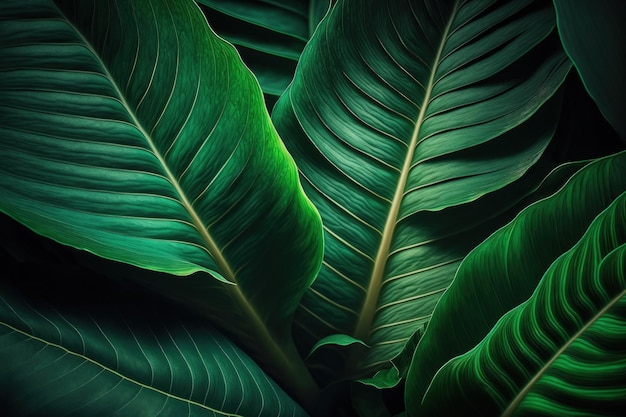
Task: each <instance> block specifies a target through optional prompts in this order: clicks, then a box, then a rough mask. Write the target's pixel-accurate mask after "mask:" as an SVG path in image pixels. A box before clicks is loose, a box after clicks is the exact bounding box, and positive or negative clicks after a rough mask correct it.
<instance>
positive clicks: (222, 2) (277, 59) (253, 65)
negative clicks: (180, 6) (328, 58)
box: [197, 0, 331, 109]
mask: <svg viewBox="0 0 626 417" xmlns="http://www.w3.org/2000/svg"><path fill="white" fill-rule="evenodd" d="M197 3H198V4H200V5H201V9H202V11H203V12H204V14H205V15H206V17H207V20H208V21H209V24H210V25H211V27H212V28H213V29H214V30H215V31H216V32H217V33H218V34H219V35H220V36H222V37H224V39H226V40H227V41H229V42H231V43H233V44H234V45H235V46H236V47H237V50H238V51H239V53H240V54H241V57H242V58H243V61H244V62H245V63H246V64H247V65H248V66H249V67H250V69H251V70H252V72H253V73H254V75H255V76H256V77H257V79H258V80H259V83H260V84H261V88H262V89H263V93H264V94H265V101H266V103H267V106H268V108H269V109H271V108H272V107H273V106H274V103H275V102H276V100H277V99H278V96H280V95H281V94H282V92H283V91H285V88H287V86H288V85H289V83H290V82H291V79H292V78H293V73H294V71H295V69H296V64H297V63H298V59H299V58H300V53H301V52H302V49H304V46H305V44H306V43H307V42H308V40H309V39H310V37H311V35H312V34H313V32H315V29H316V28H317V25H318V23H319V22H320V21H321V20H322V18H323V17H324V15H325V14H326V12H327V11H328V9H329V7H330V3H331V2H330V0H295V1H294V0H278V1H269V2H268V1H264V0H197Z"/></svg>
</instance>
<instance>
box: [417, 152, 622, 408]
mask: <svg viewBox="0 0 626 417" xmlns="http://www.w3.org/2000/svg"><path fill="white" fill-rule="evenodd" d="M625 169H626V154H624V153H623V152H622V153H619V154H617V155H613V156H609V157H606V158H601V159H599V160H597V161H595V162H593V163H591V164H589V165H588V166H586V167H585V168H582V169H581V170H580V171H579V172H578V173H576V174H574V176H573V177H572V178H571V179H570V180H569V181H568V182H567V183H566V185H564V186H563V188H561V189H560V190H558V192H556V193H555V194H554V195H552V196H550V197H548V198H546V199H544V200H541V201H538V202H536V203H534V204H532V205H530V206H528V207H527V208H525V209H524V210H523V211H522V212H521V213H520V214H519V215H518V216H517V217H516V218H515V219H514V220H513V221H511V222H510V223H509V224H507V225H506V226H504V227H502V228H501V229H499V230H498V231H496V232H495V233H493V234H492V235H491V236H489V237H488V238H487V239H486V240H485V241H484V242H482V243H481V244H480V245H479V246H478V247H477V248H476V249H474V250H473V251H472V252H471V253H470V254H469V255H468V256H467V257H466V258H465V259H464V260H463V263H462V264H461V266H460V267H459V270H458V271H457V274H456V276H455V278H454V281H453V282H452V284H451V285H450V287H449V288H448V290H447V291H446V293H445V294H444V295H443V296H442V298H441V299H440V300H439V303H438V305H437V308H436V309H435V312H434V313H433V318H432V320H431V321H430V323H429V327H428V329H427V331H426V332H425V334H424V336H423V337H422V339H421V340H420V343H419V344H418V346H417V349H416V350H415V352H414V354H413V361H412V363H411V366H410V370H409V377H408V381H407V387H406V390H407V399H408V400H407V401H408V403H409V404H418V403H419V402H420V401H421V398H422V397H423V396H424V395H425V392H426V390H427V387H428V386H429V384H430V381H431V379H432V378H433V377H434V376H435V374H436V372H437V371H438V370H439V369H440V368H441V367H442V366H443V365H444V364H445V363H446V362H448V361H449V360H451V359H452V358H454V357H455V356H458V355H461V354H463V353H465V352H467V351H468V350H470V349H471V348H473V347H474V346H475V345H476V344H478V343H479V341H480V340H482V339H483V338H484V337H485V336H486V335H487V333H488V332H489V331H490V330H491V328H492V326H493V325H494V324H495V323H496V321H497V320H498V319H499V318H500V317H501V316H502V315H504V314H505V313H506V312H507V311H509V310H511V309H513V308H514V307H516V306H517V305H519V304H520V303H522V302H524V301H525V300H526V299H527V298H528V297H529V296H530V295H531V294H532V292H533V291H534V290H535V288H536V286H537V284H538V283H539V281H540V280H541V278H542V276H543V275H544V272H545V270H546V269H547V268H548V266H549V265H550V264H551V263H552V262H553V261H555V260H556V259H557V258H558V257H559V256H561V254H562V253H563V252H565V251H567V250H569V249H570V248H571V247H572V246H573V245H574V244H575V243H576V242H577V241H578V239H580V238H581V236H582V235H583V234H584V233H585V231H586V230H587V227H588V224H589V223H590V222H591V221H592V220H593V219H594V218H595V217H596V216H597V215H598V214H600V212H602V211H603V210H604V209H605V208H606V207H607V206H608V205H610V204H611V202H612V201H613V200H614V199H615V198H616V197H617V196H618V195H619V194H620V193H621V192H623V191H624V190H626V182H624V181H623V180H622V178H621V176H620V172H623V171H624V170H625ZM573 202H576V203H577V204H574V203H573ZM537 242H543V245H539V244H538V243H537ZM544 245H545V246H544ZM471 311H473V312H474V314H468V312H471ZM441 334H446V335H448V339H447V343H445V344H442V343H441V342H440V340H439V341H438V340H437V339H438V337H439V335H441ZM415 407H416V408H417V407H418V406H417V405H415Z"/></svg>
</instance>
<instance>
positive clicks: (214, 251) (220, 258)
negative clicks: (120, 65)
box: [59, 9, 237, 284]
mask: <svg viewBox="0 0 626 417" xmlns="http://www.w3.org/2000/svg"><path fill="white" fill-rule="evenodd" d="M59 13H60V14H61V15H62V16H63V17H64V18H65V22H66V23H67V24H68V25H69V26H71V27H72V29H73V30H74V32H75V33H76V35H77V36H79V37H80V39H81V41H82V42H83V45H84V46H85V47H86V48H87V49H88V50H89V52H91V54H92V55H93V57H94V58H95V59H96V60H97V61H98V63H99V65H100V68H101V69H102V70H103V71H104V74H103V75H104V76H105V77H106V78H107V80H109V82H110V83H111V85H112V87H113V89H114V92H115V94H116V95H117V98H118V100H119V101H120V103H121V104H122V106H123V107H124V110H125V111H126V112H127V113H128V115H129V116H130V118H131V122H132V124H133V125H134V126H135V127H136V128H137V129H138V130H139V132H140V133H141V134H142V135H143V137H144V138H145V140H146V143H147V144H148V146H149V148H150V152H151V153H152V154H153V155H154V157H155V158H156V159H157V160H158V161H159V164H160V166H161V167H162V168H163V170H164V173H165V178H166V179H167V180H168V181H169V183H170V184H172V186H173V187H174V189H175V191H176V193H177V194H178V197H179V198H180V203H181V204H182V206H183V208H184V209H185V211H186V212H187V213H188V214H189V216H190V218H191V220H192V223H193V225H194V228H195V229H196V230H197V232H198V234H200V236H201V237H202V239H203V241H204V242H205V243H206V249H207V250H208V252H209V255H210V256H211V258H213V260H214V261H215V263H216V264H217V267H218V269H219V270H220V272H221V273H222V275H223V276H224V277H225V278H226V279H227V280H228V281H230V282H232V283H234V284H237V279H236V275H235V273H234V272H233V270H232V268H231V267H230V264H229V263H228V261H227V260H226V258H225V257H224V254H223V253H222V251H221V250H220V248H219V246H218V245H217V243H216V242H215V241H214V240H213V238H212V236H211V235H210V234H209V232H208V230H207V228H206V227H205V225H204V223H203V221H202V219H201V218H200V216H199V215H198V213H197V212H196V210H195V209H194V207H193V205H192V204H191V203H190V202H189V200H188V199H187V196H186V193H185V191H184V190H183V189H182V187H181V186H180V183H179V182H178V180H177V179H176V177H175V176H174V175H173V173H172V171H171V170H170V168H169V166H168V164H167V162H166V161H165V159H164V158H163V156H162V155H161V152H160V151H159V150H158V149H157V147H156V145H155V143H154V141H153V140H152V136H151V135H150V134H149V133H148V132H147V131H146V129H145V128H144V127H143V124H142V123H141V121H140V120H139V119H138V118H137V115H136V114H135V111H134V110H133V109H132V108H131V106H130V104H129V103H128V102H127V101H126V98H125V95H124V94H123V93H122V91H121V89H120V87H119V86H118V84H117V82H116V81H115V78H114V77H113V75H112V74H111V72H110V71H109V69H108V66H107V65H106V63H105V62H103V61H102V59H101V57H100V55H99V54H98V52H97V51H96V50H95V49H94V48H93V46H92V44H91V42H90V41H89V40H88V39H87V38H86V37H85V36H84V35H83V33H82V32H81V31H80V30H79V28H77V27H76V26H75V25H74V24H73V23H72V22H71V21H70V19H68V18H67V16H66V15H65V13H63V11H62V10H60V9H59ZM157 48H159V45H157ZM156 65H157V63H156V62H155V67H156ZM144 97H145V95H144Z"/></svg>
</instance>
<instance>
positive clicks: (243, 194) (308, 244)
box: [0, 0, 322, 381]
mask: <svg viewBox="0 0 626 417" xmlns="http://www.w3.org/2000/svg"><path fill="white" fill-rule="evenodd" d="M0 19H1V20H2V25H1V26H0V73H1V74H2V77H0V95H1V96H2V101H1V102H0V190H1V193H2V194H1V196H2V198H1V199H0V210H1V211H3V212H5V213H7V214H8V215H10V216H11V217H13V218H15V219H17V220H18V221H20V222H22V223H23V224H25V225H27V226H28V227H30V228H31V229H33V230H35V231H36V232H38V233H40V234H42V235H44V236H47V237H50V238H52V239H54V240H57V241H59V242H61V243H64V244H67V245H71V246H74V247H77V248H80V249H85V250H87V251H90V252H93V253H95V254H97V255H99V256H102V257H105V258H109V259H113V260H117V261H122V262H126V263H129V264H132V265H136V266H139V267H142V268H147V269H150V270H156V271H162V272H167V273H171V274H177V275H188V274H191V273H194V272H198V273H197V274H195V275H194V276H195V279H196V280H200V281H202V286H203V292H197V293H193V294H189V293H188V294H187V295H186V296H187V298H191V299H194V300H195V303H197V304H201V305H203V306H204V308H205V310H208V311H209V313H210V314H211V315H212V316H213V317H215V318H216V320H218V321H219V322H220V324H222V325H223V327H224V328H227V329H228V330H230V331H233V332H237V333H238V334H240V336H241V339H239V340H240V341H242V342H243V343H244V344H245V345H246V346H247V348H249V349H251V350H252V351H262V352H263V355H264V356H269V358H268V360H269V361H270V362H273V363H274V367H273V371H275V374H277V373H278V374H279V373H280V372H283V370H284V371H287V372H295V373H297V374H300V372H297V371H296V369H297V368H298V366H296V365H294V364H293V363H290V364H286V363H285V360H287V361H289V358H297V360H299V358H298V355H297V353H296V352H295V349H293V347H292V341H291V337H290V324H291V318H292V314H293V312H294V310H295V309H296V307H297V305H298V301H299V299H300V297H301V295H302V293H303V292H304V291H305V290H306V288H307V287H308V285H309V284H310V282H311V281H312V280H313V279H314V277H315V274H316V272H317V270H318V268H319V263H320V261H321V251H322V232H321V224H320V219H319V215H318V214H317V212H316V210H315V208H314V207H313V206H312V205H311V203H310V202H309V201H308V200H307V199H306V197H305V196H304V194H303V192H302V188H301V186H300V184H299V179H298V174H297V170H296V167H295V165H294V163H293V160H292V159H291V157H290V156H289V154H288V153H287V151H286V149H285V147H284V146H283V144H282V143H281V141H280V139H279V137H278V135H277V133H276V131H275V129H274V127H273V126H272V124H271V121H270V119H269V116H268V114H267V111H266V110H265V106H264V104H263V97H262V93H261V90H260V89H259V86H258V84H257V82H256V81H255V79H254V76H253V75H252V74H251V72H250V71H249V70H248V69H247V68H246V67H245V66H244V64H243V63H242V62H241V59H240V58H239V56H238V55H237V52H236V51H235V49H234V48H233V47H232V46H231V45H229V44H227V43H226V42H224V41H223V40H221V39H220V38H218V37H217V36H216V35H215V34H214V33H213V32H212V31H211V30H210V29H209V27H208V26H207V25H206V20H205V18H204V16H203V15H202V13H201V12H200V10H199V9H198V7H197V6H196V5H195V3H193V2H189V1H183V0H179V1H165V0H154V1H132V2H114V1H106V2H105V1H95V2H89V1H80V2H78V1H77V2H71V1H58V2H56V3H55V2H52V1H46V0H38V1H33V2H21V1H3V2H2V3H0ZM206 272H208V273H210V274H211V275H213V276H214V277H216V278H217V279H213V278H212V277H210V276H209V275H208V274H206ZM182 281H184V280H182ZM259 283H262V284H261V285H260V284H259ZM176 284H177V280H175V279H174V278H172V279H171V280H170V281H169V286H170V287H176ZM165 291H168V292H169V291H171V292H172V293H174V292H176V291H175V290H170V289H167V288H166V289H165ZM233 321H237V323H238V326H237V328H232V329H231V328H230V327H231V324H232V323H233ZM303 378H304V379H303ZM304 380H306V378H305V377H304V376H301V377H300V378H299V379H298V381H304Z"/></svg>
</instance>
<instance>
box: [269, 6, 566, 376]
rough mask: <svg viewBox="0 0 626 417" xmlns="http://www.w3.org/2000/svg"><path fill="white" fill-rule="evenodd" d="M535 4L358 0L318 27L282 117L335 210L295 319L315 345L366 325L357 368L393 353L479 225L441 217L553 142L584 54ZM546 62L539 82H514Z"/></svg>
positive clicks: (327, 215)
mask: <svg viewBox="0 0 626 417" xmlns="http://www.w3.org/2000/svg"><path fill="white" fill-rule="evenodd" d="M529 4H530V3H525V2H510V3H506V5H503V6H502V7H496V6H493V5H492V7H489V6H490V5H489V4H487V3H480V2H479V3H475V2H471V3H464V4H461V3H459V2H444V3H441V2H438V3H436V4H435V3H432V4H431V3H429V2H422V3H419V4H416V3H414V2H413V3H407V4H400V3H398V4H393V5H387V9H386V10H382V11H381V10H377V8H376V7H374V5H373V4H368V2H357V1H354V2H352V1H343V2H338V3H337V4H336V5H335V6H334V8H333V9H332V10H331V12H330V13H329V15H328V16H327V17H326V18H325V20H324V21H323V22H322V24H321V25H320V27H319V28H318V30H317V32H316V35H315V36H314V37H313V39H312V40H311V41H310V43H309V45H308V46H307V48H306V49H305V50H304V52H303V55H302V58H301V62H300V65H299V67H298V70H297V72H296V76H295V78H294V82H293V83H292V85H291V86H290V87H289V89H288V90H287V92H286V93H285V94H284V95H283V97H282V98H281V100H279V102H278V103H277V105H276V107H275V109H274V112H273V115H272V118H273V120H274V123H275V125H276V126H277V129H278V131H279V132H280V133H281V135H282V137H283V138H284V139H285V142H286V144H287V147H288V149H289V150H290V152H291V153H292V155H294V158H295V159H296V161H297V164H298V167H299V169H300V172H301V177H302V179H303V185H304V187H305V190H306V192H307V195H309V196H310V197H311V199H312V200H313V201H314V204H315V205H316V206H317V207H318V209H319V210H320V213H321V214H322V218H323V220H324V228H325V236H326V250H325V259H324V262H323V266H322V269H321V272H320V275H319V276H318V279H317V280H316V282H315V283H314V285H313V286H312V288H311V289H310V290H309V292H308V293H307V294H305V296H304V298H303V307H302V308H301V310H300V313H299V315H298V318H297V319H296V321H297V325H298V326H299V328H300V329H301V330H302V332H301V334H303V335H305V336H304V337H307V338H311V339H312V340H311V341H310V342H307V343H308V344H309V345H312V344H313V343H314V339H316V338H321V337H323V336H325V335H327V334H332V333H346V334H352V336H354V337H356V338H358V339H361V340H364V341H365V342H366V343H367V344H368V345H370V346H372V349H371V350H370V351H369V354H368V355H369V357H368V358H367V359H365V360H363V363H362V364H361V365H357V366H356V368H358V371H364V369H367V371H371V370H372V369H371V368H375V367H377V366H380V365H381V364H383V363H387V362H388V360H390V359H391V358H392V357H393V356H395V354H397V353H398V352H399V351H400V350H401V349H402V346H403V344H404V342H406V340H408V338H409V337H410V336H411V335H412V334H413V333H414V332H415V330H416V329H417V328H418V327H420V326H421V325H423V324H424V323H425V322H426V321H427V320H428V317H429V316H430V313H431V311H432V308H433V306H434V303H435V302H436V300H437V299H438V298H439V296H440V295H441V293H442V292H443V290H444V289H445V287H446V286H447V285H448V283H449V281H450V280H451V277H452V275H453V274H454V270H455V269H456V267H457V266H458V263H459V262H460V259H461V258H462V257H463V256H464V254H465V253H467V252H466V251H469V249H470V248H471V245H470V244H469V243H468V242H469V239H470V238H468V241H467V242H466V243H468V246H467V248H460V246H462V243H461V242H460V241H461V240H463V239H456V240H455V241H454V242H451V246H450V248H449V249H447V250H445V251H444V250H442V249H441V248H440V245H439V243H440V242H439V241H438V240H443V239H447V238H449V240H450V241H452V240H454V239H453V238H452V237H451V236H452V235H453V234H455V233H457V232H458V231H459V228H462V230H463V232H465V231H467V232H468V234H473V238H476V236H477V235H480V231H479V230H478V229H479V228H477V229H475V230H473V231H470V230H468V229H471V228H470V227H468V226H467V225H460V224H457V225H456V226H451V227H449V229H447V230H445V231H443V230H437V231H432V230H430V225H431V224H434V223H440V224H445V223H449V222H454V221H456V219H453V218H452V216H451V215H450V214H448V213H447V212H446V210H451V209H452V208H454V207H458V206H460V205H462V204H468V203H471V202H474V201H477V200H479V199H480V197H482V196H485V195H488V194H490V193H492V192H493V191H496V190H498V189H501V188H503V187H505V186H506V185H507V184H510V181H513V180H514V179H517V178H520V176H522V175H523V173H524V172H526V170H527V169H528V168H529V167H530V166H532V165H533V164H534V163H535V162H536V161H537V159H538V158H539V156H540V155H541V153H542V152H543V149H544V147H545V146H546V145H547V143H548V142H549V140H550V138H551V137H552V134H553V133H554V130H553V129H554V127H555V124H553V123H556V119H557V118H558V116H557V113H558V107H559V103H558V100H559V98H558V95H555V92H556V90H557V89H558V86H559V85H560V83H561V82H562V80H563V78H564V77H565V75H566V73H567V71H568V69H569V64H568V63H567V59H566V58H565V56H564V55H563V52H562V51H560V50H559V49H560V46H559V45H558V40H557V39H556V38H555V34H554V31H553V28H554V21H553V19H554V15H553V10H552V9H551V7H548V6H547V5H544V4H539V3H537V4H536V5H535V4H531V5H529ZM407 11H409V12H410V13H407ZM530 21H534V22H541V23H540V24H535V25H529V22H530ZM511 22H513V23H511ZM502 27H505V29H506V28H509V27H513V28H514V29H513V30H509V31H507V30H503V31H500V29H501V28H502ZM488 28H489V29H492V28H494V34H493V35H492V34H490V35H487V33H490V31H489V30H488ZM495 29H499V30H498V31H496V30H495ZM520 33H521V34H520ZM481 41H482V44H481ZM459 51H461V52H459ZM504 57H506V59H505V58H504ZM546 57H548V58H546ZM511 61H513V62H515V64H511V65H509V64H510V63H511ZM481 64H483V65H482V67H481ZM518 65H519V66H518ZM533 67H534V68H535V69H537V71H534V72H532V71H531V72H532V74H530V73H529V74H526V75H528V80H532V81H528V84H527V85H524V86H521V85H518V84H516V82H515V81H513V80H514V79H517V77H518V76H519V75H520V73H521V72H523V71H524V70H522V68H526V69H528V68H533ZM479 68H482V69H481V70H479ZM518 71H519V72H518ZM455 72H457V73H461V75H460V76H457V75H454V74H455ZM455 80H458V82H459V83H460V84H455V82H457V81H455ZM507 80H508V81H507ZM490 82H493V83H494V85H491V84H490ZM500 82H502V83H501V84H500ZM507 83H510V84H507ZM503 85H507V87H506V88H503ZM531 86H532V87H531ZM539 86H541V87H539ZM482 87H484V89H483V88H482ZM544 87H545V88H544ZM526 88H527V89H526ZM537 89H539V90H540V91H542V93H545V95H542V97H541V98H539V99H538V97H537V96H534V94H530V92H531V91H532V92H535V91H537ZM474 95H476V97H477V98H476V99H475V100H476V102H474V101H472V100H474V99H472V98H471V97H473V96H474ZM512 97H515V99H516V100H513V99H512ZM508 99H511V100H510V102H508V104H507V105H504V106H503V105H502V103H504V102H506V101H507V100H508ZM537 99H538V100H537ZM513 102H517V103H523V104H521V105H520V107H518V108H516V109H512V108H511V107H507V106H512V107H514V106H515V105H514V104H511V103H513ZM543 104H545V105H543ZM548 120H549V122H548ZM455 124H456V125H455ZM446 125H447V126H448V127H446ZM549 126H551V127H549ZM522 137H523V138H525V139H522ZM529 137H532V138H534V139H536V141H534V142H533V143H532V144H531V143H529V142H527V140H528V138H529ZM512 143H517V144H521V143H524V145H520V147H519V148H517V149H515V150H512V149H511V148H508V149H507V146H511V144H512ZM505 144H507V145H505ZM491 152H493V153H492V154H491V155H492V157H490V158H486V157H485V155H487V154H490V153H491ZM474 158H476V159H475V160H476V164H473V163H471V162H470V163H466V164H464V162H467V161H473V160H474ZM499 158H501V159H500V160H498V159H499ZM508 158H510V159H508ZM478 161H480V162H478ZM500 164H502V165H500ZM486 167H490V168H486ZM505 172H506V174H505ZM495 201H497V200H495ZM509 203H510V200H509V202H508V203H507V202H504V201H501V202H498V203H497V204H503V205H504V206H507V204H509ZM508 207H510V206H508ZM444 212H445V213H444ZM435 217H437V219H436V220H435ZM426 218H427V219H426ZM432 228H433V229H434V228H436V227H434V226H433V227H432ZM455 229H456V230H455ZM441 246H442V245H441ZM409 310H410V311H411V313H409V312H408V311H409ZM416 317H417V318H416ZM394 331H397V332H396V334H390V333H391V332H394ZM308 348H309V347H308V346H305V347H304V348H303V349H305V350H308ZM368 367H371V368H370V369H368ZM358 371H357V372H358Z"/></svg>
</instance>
